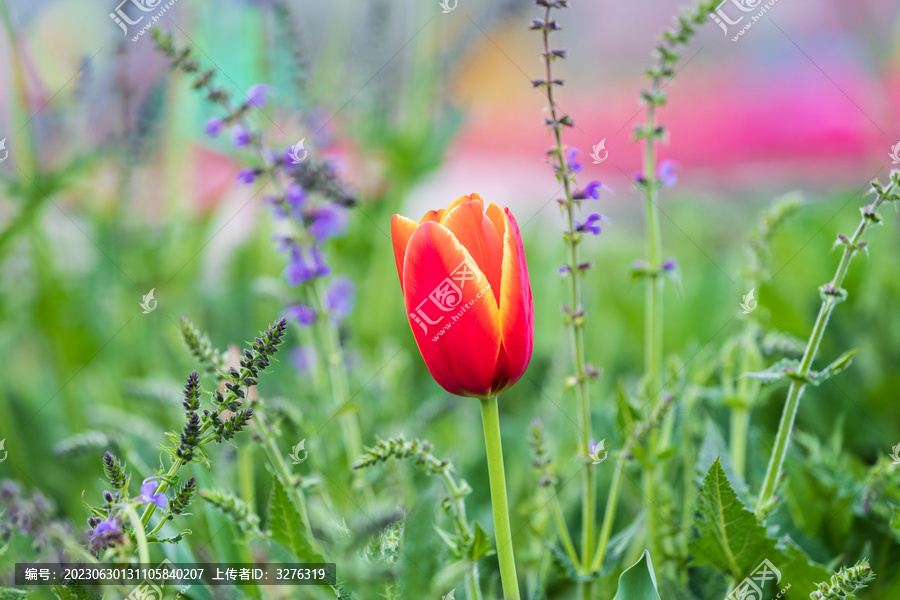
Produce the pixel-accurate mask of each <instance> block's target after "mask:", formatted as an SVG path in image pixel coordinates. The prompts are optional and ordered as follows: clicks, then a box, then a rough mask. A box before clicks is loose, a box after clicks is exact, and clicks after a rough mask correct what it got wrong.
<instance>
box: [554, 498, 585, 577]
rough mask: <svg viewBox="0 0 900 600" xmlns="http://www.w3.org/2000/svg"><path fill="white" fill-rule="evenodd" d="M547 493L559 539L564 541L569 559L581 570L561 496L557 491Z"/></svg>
mask: <svg viewBox="0 0 900 600" xmlns="http://www.w3.org/2000/svg"><path fill="white" fill-rule="evenodd" d="M547 495H548V496H550V498H549V499H548V500H547V502H548V503H549V504H550V512H551V513H553V520H554V521H555V522H556V531H557V535H559V540H560V541H561V542H562V545H563V548H565V549H566V554H567V555H568V556H569V560H571V561H572V564H573V565H575V568H576V569H578V570H579V571H580V570H581V561H579V560H578V553H577V552H576V551H575V545H574V544H573V543H572V538H571V537H569V528H568V527H566V518H565V516H564V515H563V512H562V507H561V506H560V505H559V497H558V496H557V495H556V494H555V493H554V494H549V493H548V494H547Z"/></svg>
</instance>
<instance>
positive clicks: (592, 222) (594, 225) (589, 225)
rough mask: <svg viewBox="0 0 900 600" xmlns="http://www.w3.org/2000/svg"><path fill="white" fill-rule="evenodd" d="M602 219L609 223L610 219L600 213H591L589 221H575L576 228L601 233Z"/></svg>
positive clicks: (596, 233) (595, 233)
mask: <svg viewBox="0 0 900 600" xmlns="http://www.w3.org/2000/svg"><path fill="white" fill-rule="evenodd" d="M600 221H605V222H607V223H609V219H607V218H606V217H604V216H603V215H601V214H599V213H591V214H590V215H588V218H587V221H585V222H584V223H583V224H582V223H579V222H578V221H575V229H576V230H577V231H590V232H591V233H593V234H594V235H600V232H601V231H602V230H601V229H600Z"/></svg>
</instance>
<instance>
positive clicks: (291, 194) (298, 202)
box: [284, 183, 306, 208]
mask: <svg viewBox="0 0 900 600" xmlns="http://www.w3.org/2000/svg"><path fill="white" fill-rule="evenodd" d="M284 197H285V200H287V202H288V204H290V205H291V208H300V207H301V206H303V202H304V201H305V200H306V190H304V189H303V188H302V187H300V186H299V185H297V184H296V183H292V184H290V185H289V186H287V190H286V191H285V194H284Z"/></svg>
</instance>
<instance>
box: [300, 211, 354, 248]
mask: <svg viewBox="0 0 900 600" xmlns="http://www.w3.org/2000/svg"><path fill="white" fill-rule="evenodd" d="M309 216H310V217H311V218H312V220H313V222H312V225H310V226H309V232H310V233H311V234H312V235H313V237H314V238H316V240H318V241H320V242H324V241H325V240H327V239H329V238H332V237H336V236H339V235H341V234H342V233H344V230H345V229H347V214H346V213H345V212H344V211H343V210H341V209H340V208H337V207H335V206H329V205H323V206H320V207H318V208H315V209H313V210H312V211H310V213H309Z"/></svg>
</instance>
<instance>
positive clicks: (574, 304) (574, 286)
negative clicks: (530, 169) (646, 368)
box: [542, 7, 597, 598]
mask: <svg viewBox="0 0 900 600" xmlns="http://www.w3.org/2000/svg"><path fill="white" fill-rule="evenodd" d="M550 8H551V7H547V10H546V12H545V14H544V21H545V22H547V21H549V20H550ZM542 34H543V42H544V66H545V76H546V82H547V83H546V85H545V89H546V91H547V104H548V106H549V109H550V121H551V122H552V123H553V126H552V129H553V139H554V142H555V144H556V147H555V149H554V152H555V154H556V158H557V160H558V161H559V169H560V172H559V177H560V180H561V182H562V184H563V191H564V192H565V197H566V204H565V207H566V224H567V225H568V233H567V235H566V244H567V246H568V254H569V257H568V258H569V272H568V276H569V302H570V303H571V310H573V311H576V312H577V311H579V310H581V308H582V302H581V277H582V270H581V269H579V268H578V265H579V264H581V261H580V260H579V257H578V243H579V241H580V234H579V233H577V232H576V231H575V208H576V202H575V201H574V200H573V198H572V176H571V174H570V170H569V165H568V163H567V157H566V151H565V148H564V145H563V140H562V127H563V125H562V123H561V120H560V114H559V110H558V108H557V106H556V102H555V101H554V98H553V83H552V82H553V73H552V69H551V65H552V62H553V58H552V57H553V54H552V52H551V51H550V31H549V30H548V29H546V28H545V29H544V30H543V31H542ZM584 321H585V319H584V315H583V314H582V315H580V316H576V317H573V318H572V322H571V329H572V338H571V339H572V357H573V359H574V362H575V400H576V403H577V405H578V426H579V427H580V429H581V439H580V440H579V449H580V451H581V452H584V453H587V452H588V451H589V450H588V448H589V446H590V441H591V397H590V391H589V389H588V377H587V371H586V369H585V358H584ZM582 473H583V475H582V479H581V494H582V505H581V510H582V513H581V520H582V523H583V525H582V530H581V561H580V564H581V565H582V566H587V565H589V564H591V562H592V557H593V546H592V544H593V543H594V535H595V534H594V530H595V528H596V521H597V514H596V513H597V509H596V505H597V497H596V489H595V482H594V470H593V469H592V468H591V466H590V465H587V466H586V467H585V468H584V469H583V470H582ZM591 588H592V586H591V584H590V583H587V584H579V595H580V597H581V598H590V596H591V594H592V589H591Z"/></svg>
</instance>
